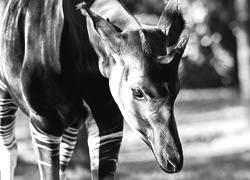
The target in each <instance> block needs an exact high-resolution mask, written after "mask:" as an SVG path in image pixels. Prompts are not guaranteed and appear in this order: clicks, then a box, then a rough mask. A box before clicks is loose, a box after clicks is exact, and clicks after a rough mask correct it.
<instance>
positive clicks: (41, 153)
mask: <svg viewBox="0 0 250 180" xmlns="http://www.w3.org/2000/svg"><path fill="white" fill-rule="evenodd" d="M30 132H31V137H32V143H33V146H34V150H35V153H36V157H37V163H38V166H39V170H40V177H41V180H59V179H60V178H59V147H60V142H61V137H57V136H53V135H49V134H46V133H44V132H42V131H41V130H40V129H39V128H37V127H35V126H34V125H33V124H32V122H31V123H30Z"/></svg>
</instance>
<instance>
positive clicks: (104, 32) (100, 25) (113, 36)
mask: <svg viewBox="0 0 250 180" xmlns="http://www.w3.org/2000/svg"><path fill="white" fill-rule="evenodd" d="M77 9H80V10H81V12H82V14H83V15H85V16H87V17H89V18H90V19H91V20H92V22H93V24H94V27H95V29H96V31H97V32H98V33H99V34H100V36H101V38H102V39H103V40H104V41H106V42H107V43H108V44H109V46H110V48H111V49H112V50H113V51H114V53H116V54H119V53H120V44H121V38H120V37H121V32H120V31H119V30H118V28H117V27H116V26H114V25H113V24H112V23H110V22H109V21H108V20H105V19H103V18H102V17H101V16H99V15H97V14H96V13H94V12H92V11H91V10H90V9H89V8H88V7H87V5H86V3H85V2H82V3H81V4H79V5H77Z"/></svg>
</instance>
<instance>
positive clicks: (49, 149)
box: [32, 138, 59, 151]
mask: <svg viewBox="0 0 250 180" xmlns="http://www.w3.org/2000/svg"><path fill="white" fill-rule="evenodd" d="M32 143H33V145H35V146H36V147H39V148H42V149H46V150H48V151H54V150H58V149H59V147H58V148H56V149H52V148H49V147H47V146H45V145H42V144H38V143H37V142H36V141H35V139H33V138H32Z"/></svg>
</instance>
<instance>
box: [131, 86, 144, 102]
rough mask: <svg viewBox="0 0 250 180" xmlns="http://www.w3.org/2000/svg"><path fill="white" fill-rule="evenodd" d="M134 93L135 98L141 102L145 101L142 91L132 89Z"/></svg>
mask: <svg viewBox="0 0 250 180" xmlns="http://www.w3.org/2000/svg"><path fill="white" fill-rule="evenodd" d="M132 92H133V96H134V97H135V98H136V99H139V100H142V99H144V94H143V92H142V91H141V90H140V89H132Z"/></svg>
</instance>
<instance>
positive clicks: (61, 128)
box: [0, 0, 189, 180]
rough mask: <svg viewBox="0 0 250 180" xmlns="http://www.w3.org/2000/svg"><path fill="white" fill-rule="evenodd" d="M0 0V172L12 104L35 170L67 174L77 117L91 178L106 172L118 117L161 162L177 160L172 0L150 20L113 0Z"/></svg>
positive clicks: (12, 156)
mask: <svg viewBox="0 0 250 180" xmlns="http://www.w3.org/2000/svg"><path fill="white" fill-rule="evenodd" d="M0 2H1V3H0V13H1V14H0V15H1V16H0V22H1V25H0V143H1V145H0V148H1V149H0V164H1V180H12V179H13V178H14V169H15V166H16V159H17V145H16V139H15V134H14V127H15V112H16V110H17V109H18V108H20V109H21V110H22V111H23V112H24V113H25V114H26V115H27V116H29V117H30V132H31V137H32V142H33V145H34V150H35V153H36V156H37V163H38V166H39V171H40V176H41V179H43V180H52V179H53V180H59V179H65V178H66V177H65V170H66V167H67V165H68V162H69V161H70V158H71V155H72V153H73V150H74V146H75V143H76V139H77V133H78V130H79V128H81V127H82V126H83V124H84V125H86V128H87V132H88V144H89V151H90V159H91V174H92V179H114V177H115V172H116V168H117V161H118V153H119V149H120V144H121V140H122V136H123V133H122V131H123V118H124V119H125V120H126V121H127V123H128V124H129V126H130V127H131V128H132V130H133V131H134V132H135V133H136V134H137V135H138V136H139V137H140V138H141V139H142V140H143V141H145V143H146V144H147V145H148V146H149V148H151V150H152V151H153V153H154V155H155V157H156V159H157V161H158V162H159V165H160V167H161V168H162V169H163V170H164V171H166V172H168V173H173V172H178V171H180V170H181V168H182V164H183V153H182V147H181V143H180V140H179V137H178V132H177V127H176V123H175V119H174V114H173V104H174V101H175V98H176V96H177V94H178V92H179V80H178V65H179V61H180V59H181V57H182V54H183V52H184V49H185V47H186V44H187V41H188V38H189V33H188V30H187V29H185V25H184V20H183V18H182V15H181V13H180V11H179V4H178V3H179V2H178V1H177V0H169V2H168V3H167V5H166V7H165V9H164V11H163V13H162V16H161V17H160V20H159V23H158V24H157V26H146V25H142V24H140V23H139V22H138V21H137V20H136V18H135V17H134V16H132V15H131V14H130V13H129V12H128V10H127V9H126V8H125V7H124V6H123V4H122V3H121V2H120V1H119V0H105V1H104V0H95V1H94V0H88V1H86V3H87V4H85V3H82V1H81V0H1V1H0ZM76 5H77V7H76ZM90 113H91V114H92V116H93V118H87V117H88V116H89V114H90ZM86 119H87V120H86Z"/></svg>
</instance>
